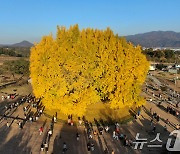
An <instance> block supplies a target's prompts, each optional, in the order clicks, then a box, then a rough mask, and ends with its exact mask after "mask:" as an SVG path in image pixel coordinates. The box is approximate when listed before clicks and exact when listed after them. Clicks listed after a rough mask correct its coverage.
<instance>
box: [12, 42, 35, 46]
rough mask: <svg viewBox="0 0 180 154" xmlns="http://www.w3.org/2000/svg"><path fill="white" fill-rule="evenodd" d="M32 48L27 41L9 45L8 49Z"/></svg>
mask: <svg viewBox="0 0 180 154" xmlns="http://www.w3.org/2000/svg"><path fill="white" fill-rule="evenodd" d="M32 46H33V44H32V43H30V42H28V41H22V42H19V43H15V44H12V45H10V47H32Z"/></svg>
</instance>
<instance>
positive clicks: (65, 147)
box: [63, 142, 67, 153]
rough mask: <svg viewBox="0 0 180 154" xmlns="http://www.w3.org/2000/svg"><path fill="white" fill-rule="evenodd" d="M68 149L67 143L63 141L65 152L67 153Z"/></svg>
mask: <svg viewBox="0 0 180 154" xmlns="http://www.w3.org/2000/svg"><path fill="white" fill-rule="evenodd" d="M66 151H67V145H66V142H64V143H63V153H65V152H66Z"/></svg>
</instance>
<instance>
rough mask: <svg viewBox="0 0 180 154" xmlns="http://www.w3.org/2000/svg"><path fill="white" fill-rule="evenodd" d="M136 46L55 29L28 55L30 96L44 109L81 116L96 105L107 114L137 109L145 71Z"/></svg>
mask: <svg viewBox="0 0 180 154" xmlns="http://www.w3.org/2000/svg"><path fill="white" fill-rule="evenodd" d="M141 52H142V51H141V47H140V46H133V44H131V43H127V42H126V40H125V39H124V38H119V37H118V36H116V35H114V34H113V32H112V30H110V28H107V29H106V30H98V29H91V28H87V29H82V30H79V27H78V25H74V26H71V27H70V28H69V29H66V28H65V27H59V26H58V27H57V36H56V39H53V37H52V35H49V36H44V37H43V38H42V40H41V41H40V43H38V44H36V45H35V46H34V47H32V49H31V54H30V72H31V75H30V76H31V79H32V87H33V92H34V94H35V96H36V97H39V98H42V102H43V104H44V105H45V107H46V108H48V109H58V110H60V112H63V113H64V114H74V115H77V116H82V115H83V114H84V113H85V111H86V109H87V107H88V105H90V104H95V103H97V102H99V101H102V102H103V103H108V104H109V105H110V107H111V108H112V109H118V108H123V107H125V106H128V107H132V106H134V105H135V106H141V105H142V104H143V103H144V99H143V98H141V97H140V92H141V86H142V84H143V82H144V81H145V78H146V74H147V71H148V68H149V63H148V61H147V60H146V57H145V56H144V55H143V54H142V53H141Z"/></svg>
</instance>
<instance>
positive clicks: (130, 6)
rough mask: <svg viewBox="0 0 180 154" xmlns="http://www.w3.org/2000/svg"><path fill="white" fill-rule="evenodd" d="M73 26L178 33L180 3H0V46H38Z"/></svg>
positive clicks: (60, 0)
mask: <svg viewBox="0 0 180 154" xmlns="http://www.w3.org/2000/svg"><path fill="white" fill-rule="evenodd" d="M76 23H77V24H79V27H80V28H81V29H82V28H86V27H92V28H99V29H105V28H106V27H110V28H111V29H112V30H113V31H114V33H118V34H119V35H121V36H122V35H131V34H137V33H144V32H149V31H157V30H163V31H167V30H172V31H176V32H180V0H0V44H3V43H16V42H20V41H22V40H28V41H30V42H37V41H39V40H40V38H41V37H42V36H43V35H48V34H50V33H53V34H54V35H55V34H56V26H57V25H63V26H67V27H69V26H70V25H72V24H76Z"/></svg>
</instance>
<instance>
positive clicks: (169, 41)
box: [125, 31, 180, 47]
mask: <svg viewBox="0 0 180 154" xmlns="http://www.w3.org/2000/svg"><path fill="white" fill-rule="evenodd" d="M125 38H126V39H127V41H130V42H132V43H133V44H135V45H137V44H140V45H141V46H143V47H180V32H174V31H151V32H147V33H140V34H135V35H128V36H125Z"/></svg>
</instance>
